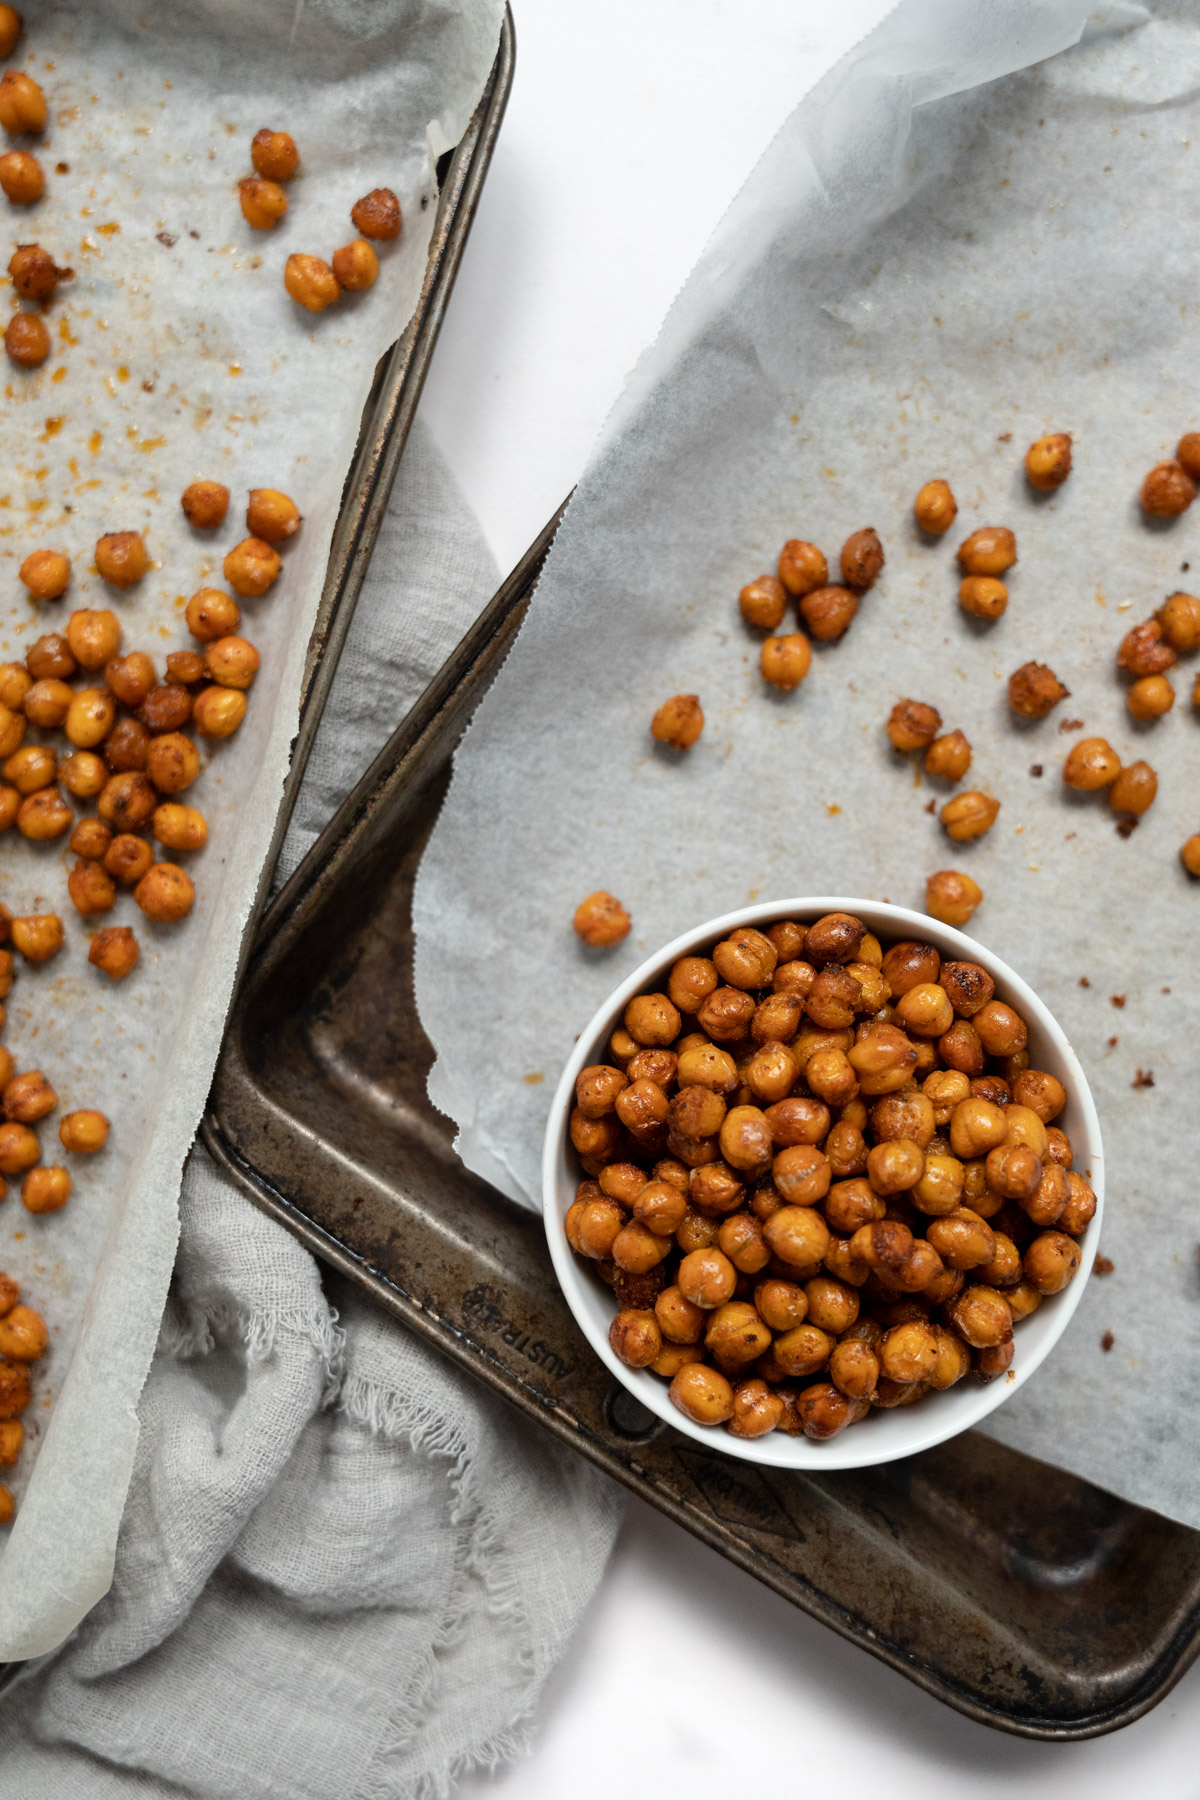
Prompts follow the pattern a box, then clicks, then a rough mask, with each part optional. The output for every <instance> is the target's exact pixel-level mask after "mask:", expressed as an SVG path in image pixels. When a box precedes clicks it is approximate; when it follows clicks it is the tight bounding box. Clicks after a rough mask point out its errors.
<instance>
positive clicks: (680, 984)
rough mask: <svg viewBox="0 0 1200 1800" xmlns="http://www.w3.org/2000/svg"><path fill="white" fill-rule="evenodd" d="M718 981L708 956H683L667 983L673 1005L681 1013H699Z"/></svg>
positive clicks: (673, 968) (674, 967) (672, 970)
mask: <svg viewBox="0 0 1200 1800" xmlns="http://www.w3.org/2000/svg"><path fill="white" fill-rule="evenodd" d="M717 981H718V977H717V971H716V969H715V968H714V966H713V964H712V963H711V962H710V961H709V959H708V957H707V956H681V957H680V959H679V961H678V962H677V963H675V964H674V965H673V967H672V969H671V973H670V976H669V978H668V981H667V992H668V994H669V995H670V998H671V1004H672V1005H673V1006H674V1007H675V1008H676V1009H677V1010H678V1011H679V1012H681V1013H688V1014H689V1015H690V1014H694V1013H698V1012H699V1011H700V1008H701V1007H702V1006H703V1004H704V1002H705V1001H706V1000H707V998H708V996H709V995H710V994H711V993H712V992H713V991H714V989H715V988H716V986H717Z"/></svg>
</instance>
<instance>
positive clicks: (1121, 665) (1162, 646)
mask: <svg viewBox="0 0 1200 1800" xmlns="http://www.w3.org/2000/svg"><path fill="white" fill-rule="evenodd" d="M1178 660H1179V658H1178V656H1177V655H1176V653H1175V651H1174V650H1173V649H1172V648H1171V645H1170V644H1169V643H1168V642H1167V640H1166V638H1165V636H1164V634H1163V628H1162V625H1161V624H1160V623H1159V621H1158V620H1157V619H1143V621H1142V623H1141V624H1140V625H1135V626H1133V628H1132V629H1131V630H1129V631H1127V632H1126V633H1125V636H1124V637H1123V638H1122V639H1121V645H1120V648H1119V650H1118V651H1117V667H1118V669H1123V670H1124V671H1125V673H1126V674H1128V675H1132V676H1134V677H1135V678H1136V679H1138V680H1142V679H1144V677H1146V676H1147V675H1162V674H1164V673H1165V671H1166V670H1167V669H1170V668H1173V667H1174V665H1175V663H1176V662H1178Z"/></svg>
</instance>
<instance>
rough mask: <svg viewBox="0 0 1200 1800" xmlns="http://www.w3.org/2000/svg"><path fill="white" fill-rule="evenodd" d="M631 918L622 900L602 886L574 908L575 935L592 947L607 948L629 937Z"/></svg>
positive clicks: (597, 948)
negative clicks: (605, 890)
mask: <svg viewBox="0 0 1200 1800" xmlns="http://www.w3.org/2000/svg"><path fill="white" fill-rule="evenodd" d="M631 923H632V921H631V919H630V917H629V914H628V913H627V912H626V911H625V908H624V907H623V906H622V905H621V902H620V901H619V900H618V899H617V898H616V897H615V895H613V894H607V893H605V892H604V890H603V888H600V889H597V891H596V892H595V893H594V894H589V895H588V897H587V899H586V900H581V901H580V903H579V905H578V906H577V907H576V908H575V919H574V925H575V935H576V936H577V937H579V938H582V940H583V942H584V943H585V944H587V945H588V946H589V947H590V948H591V949H593V950H599V949H607V948H608V947H609V946H610V945H611V944H619V943H620V942H621V940H622V938H627V937H628V936H629V927H630V925H631Z"/></svg>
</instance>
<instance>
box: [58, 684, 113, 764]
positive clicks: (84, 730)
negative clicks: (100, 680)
mask: <svg viewBox="0 0 1200 1800" xmlns="http://www.w3.org/2000/svg"><path fill="white" fill-rule="evenodd" d="M116 717H117V709H116V707H115V706H114V704H113V700H112V696H111V694H110V693H109V692H108V690H107V689H106V688H83V689H81V690H80V692H79V693H77V694H76V695H75V697H74V698H73V699H72V701H71V704H70V705H69V706H68V708H67V716H66V718H65V719H64V721H63V727H64V730H65V731H66V734H67V737H68V738H69V739H70V741H71V743H73V744H74V745H75V746H76V748H77V749H80V750H91V749H94V748H95V746H96V745H97V744H102V743H103V742H104V740H105V738H106V737H107V736H108V734H109V732H110V731H111V730H112V728H113V725H114V723H115V721H116Z"/></svg>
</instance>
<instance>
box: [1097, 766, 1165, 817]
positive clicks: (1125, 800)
mask: <svg viewBox="0 0 1200 1800" xmlns="http://www.w3.org/2000/svg"><path fill="white" fill-rule="evenodd" d="M1157 793H1158V776H1157V775H1156V774H1155V773H1154V770H1153V769H1152V768H1151V767H1150V764H1149V763H1148V762H1135V763H1130V765H1129V767H1128V768H1127V769H1122V770H1121V773H1120V774H1119V775H1118V776H1117V779H1116V780H1115V781H1114V782H1113V784H1112V786H1111V787H1110V788H1109V790H1108V798H1109V802H1110V804H1111V805H1112V808H1113V811H1114V812H1127V813H1135V814H1137V815H1138V816H1140V815H1141V814H1142V813H1144V812H1146V811H1147V810H1148V809H1149V808H1150V807H1151V806H1153V804H1154V797H1155V795H1156V794H1157Z"/></svg>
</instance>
